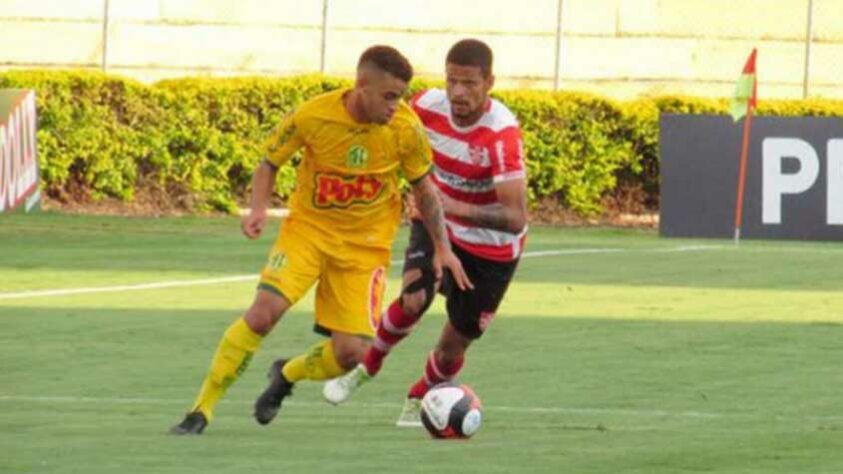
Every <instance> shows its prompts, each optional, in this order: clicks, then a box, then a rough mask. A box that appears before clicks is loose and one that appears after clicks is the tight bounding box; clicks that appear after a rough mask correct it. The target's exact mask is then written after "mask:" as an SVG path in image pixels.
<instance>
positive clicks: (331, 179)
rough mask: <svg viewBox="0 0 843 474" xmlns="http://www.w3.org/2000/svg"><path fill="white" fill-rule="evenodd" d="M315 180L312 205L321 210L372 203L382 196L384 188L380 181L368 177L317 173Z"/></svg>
mask: <svg viewBox="0 0 843 474" xmlns="http://www.w3.org/2000/svg"><path fill="white" fill-rule="evenodd" d="M315 179H316V183H315V185H316V186H315V187H316V189H315V190H314V193H313V205H314V206H316V207H318V208H322V209H325V208H332V207H340V208H345V207H349V206H351V205H354V204H369V203H372V202H374V201H376V200H377V199H378V198H379V197H380V196H381V194H383V190H384V188H385V187H386V186H385V185H384V183H383V182H382V181H380V180H379V179H377V178H375V177H374V176H368V175H359V176H340V175H336V174H329V173H317V174H316V178H315Z"/></svg>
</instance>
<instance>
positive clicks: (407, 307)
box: [401, 289, 432, 316]
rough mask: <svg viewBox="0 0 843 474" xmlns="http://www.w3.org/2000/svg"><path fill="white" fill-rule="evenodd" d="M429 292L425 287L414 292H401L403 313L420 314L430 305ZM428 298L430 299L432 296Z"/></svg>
mask: <svg viewBox="0 0 843 474" xmlns="http://www.w3.org/2000/svg"><path fill="white" fill-rule="evenodd" d="M429 294H430V292H428V291H427V290H425V289H422V290H418V291H416V292H415V293H404V294H402V295H401V309H402V310H403V311H404V313H405V314H411V315H413V316H418V315H420V314H422V313H423V312H425V311H427V307H428V306H430V301H428V295H429ZM430 299H431V300H432V298H430Z"/></svg>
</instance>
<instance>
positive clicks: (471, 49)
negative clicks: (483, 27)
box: [445, 38, 492, 77]
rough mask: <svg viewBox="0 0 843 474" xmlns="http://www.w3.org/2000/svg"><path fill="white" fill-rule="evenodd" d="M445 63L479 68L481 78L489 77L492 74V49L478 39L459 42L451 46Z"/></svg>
mask: <svg viewBox="0 0 843 474" xmlns="http://www.w3.org/2000/svg"><path fill="white" fill-rule="evenodd" d="M445 62H448V63H451V64H456V65H459V66H474V67H479V68H480V71H481V72H482V73H483V77H489V75H491V74H492V49H491V48H489V46H488V45H487V44H486V43H484V42H482V41H480V40H478V39H474V38H468V39H464V40H460V41H458V42H457V44H455V45H453V46H451V49H450V50H449V51H448V57H447V58H446V59H445Z"/></svg>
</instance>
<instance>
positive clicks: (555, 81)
mask: <svg viewBox="0 0 843 474" xmlns="http://www.w3.org/2000/svg"><path fill="white" fill-rule="evenodd" d="M554 66H555V67H554V69H553V90H554V91H558V90H559V76H560V71H559V69H560V68H561V67H562V0H558V2H557V3H556V61H555V62H554Z"/></svg>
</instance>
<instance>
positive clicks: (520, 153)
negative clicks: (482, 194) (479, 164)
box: [492, 127, 526, 183]
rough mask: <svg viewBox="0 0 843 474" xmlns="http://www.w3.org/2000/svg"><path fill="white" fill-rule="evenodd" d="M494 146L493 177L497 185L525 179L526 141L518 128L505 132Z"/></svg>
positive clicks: (511, 128) (498, 137)
mask: <svg viewBox="0 0 843 474" xmlns="http://www.w3.org/2000/svg"><path fill="white" fill-rule="evenodd" d="M493 145H494V146H492V176H493V177H494V181H495V182H496V183H500V182H503V181H509V180H511V179H524V178H525V177H526V172H525V167H524V141H523V139H522V138H521V130H520V129H519V128H518V127H510V128H507V129H505V130H503V131H502V132H501V133H500V134H499V135H498V136H497V137H496V138H495V142H494V144H493Z"/></svg>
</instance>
